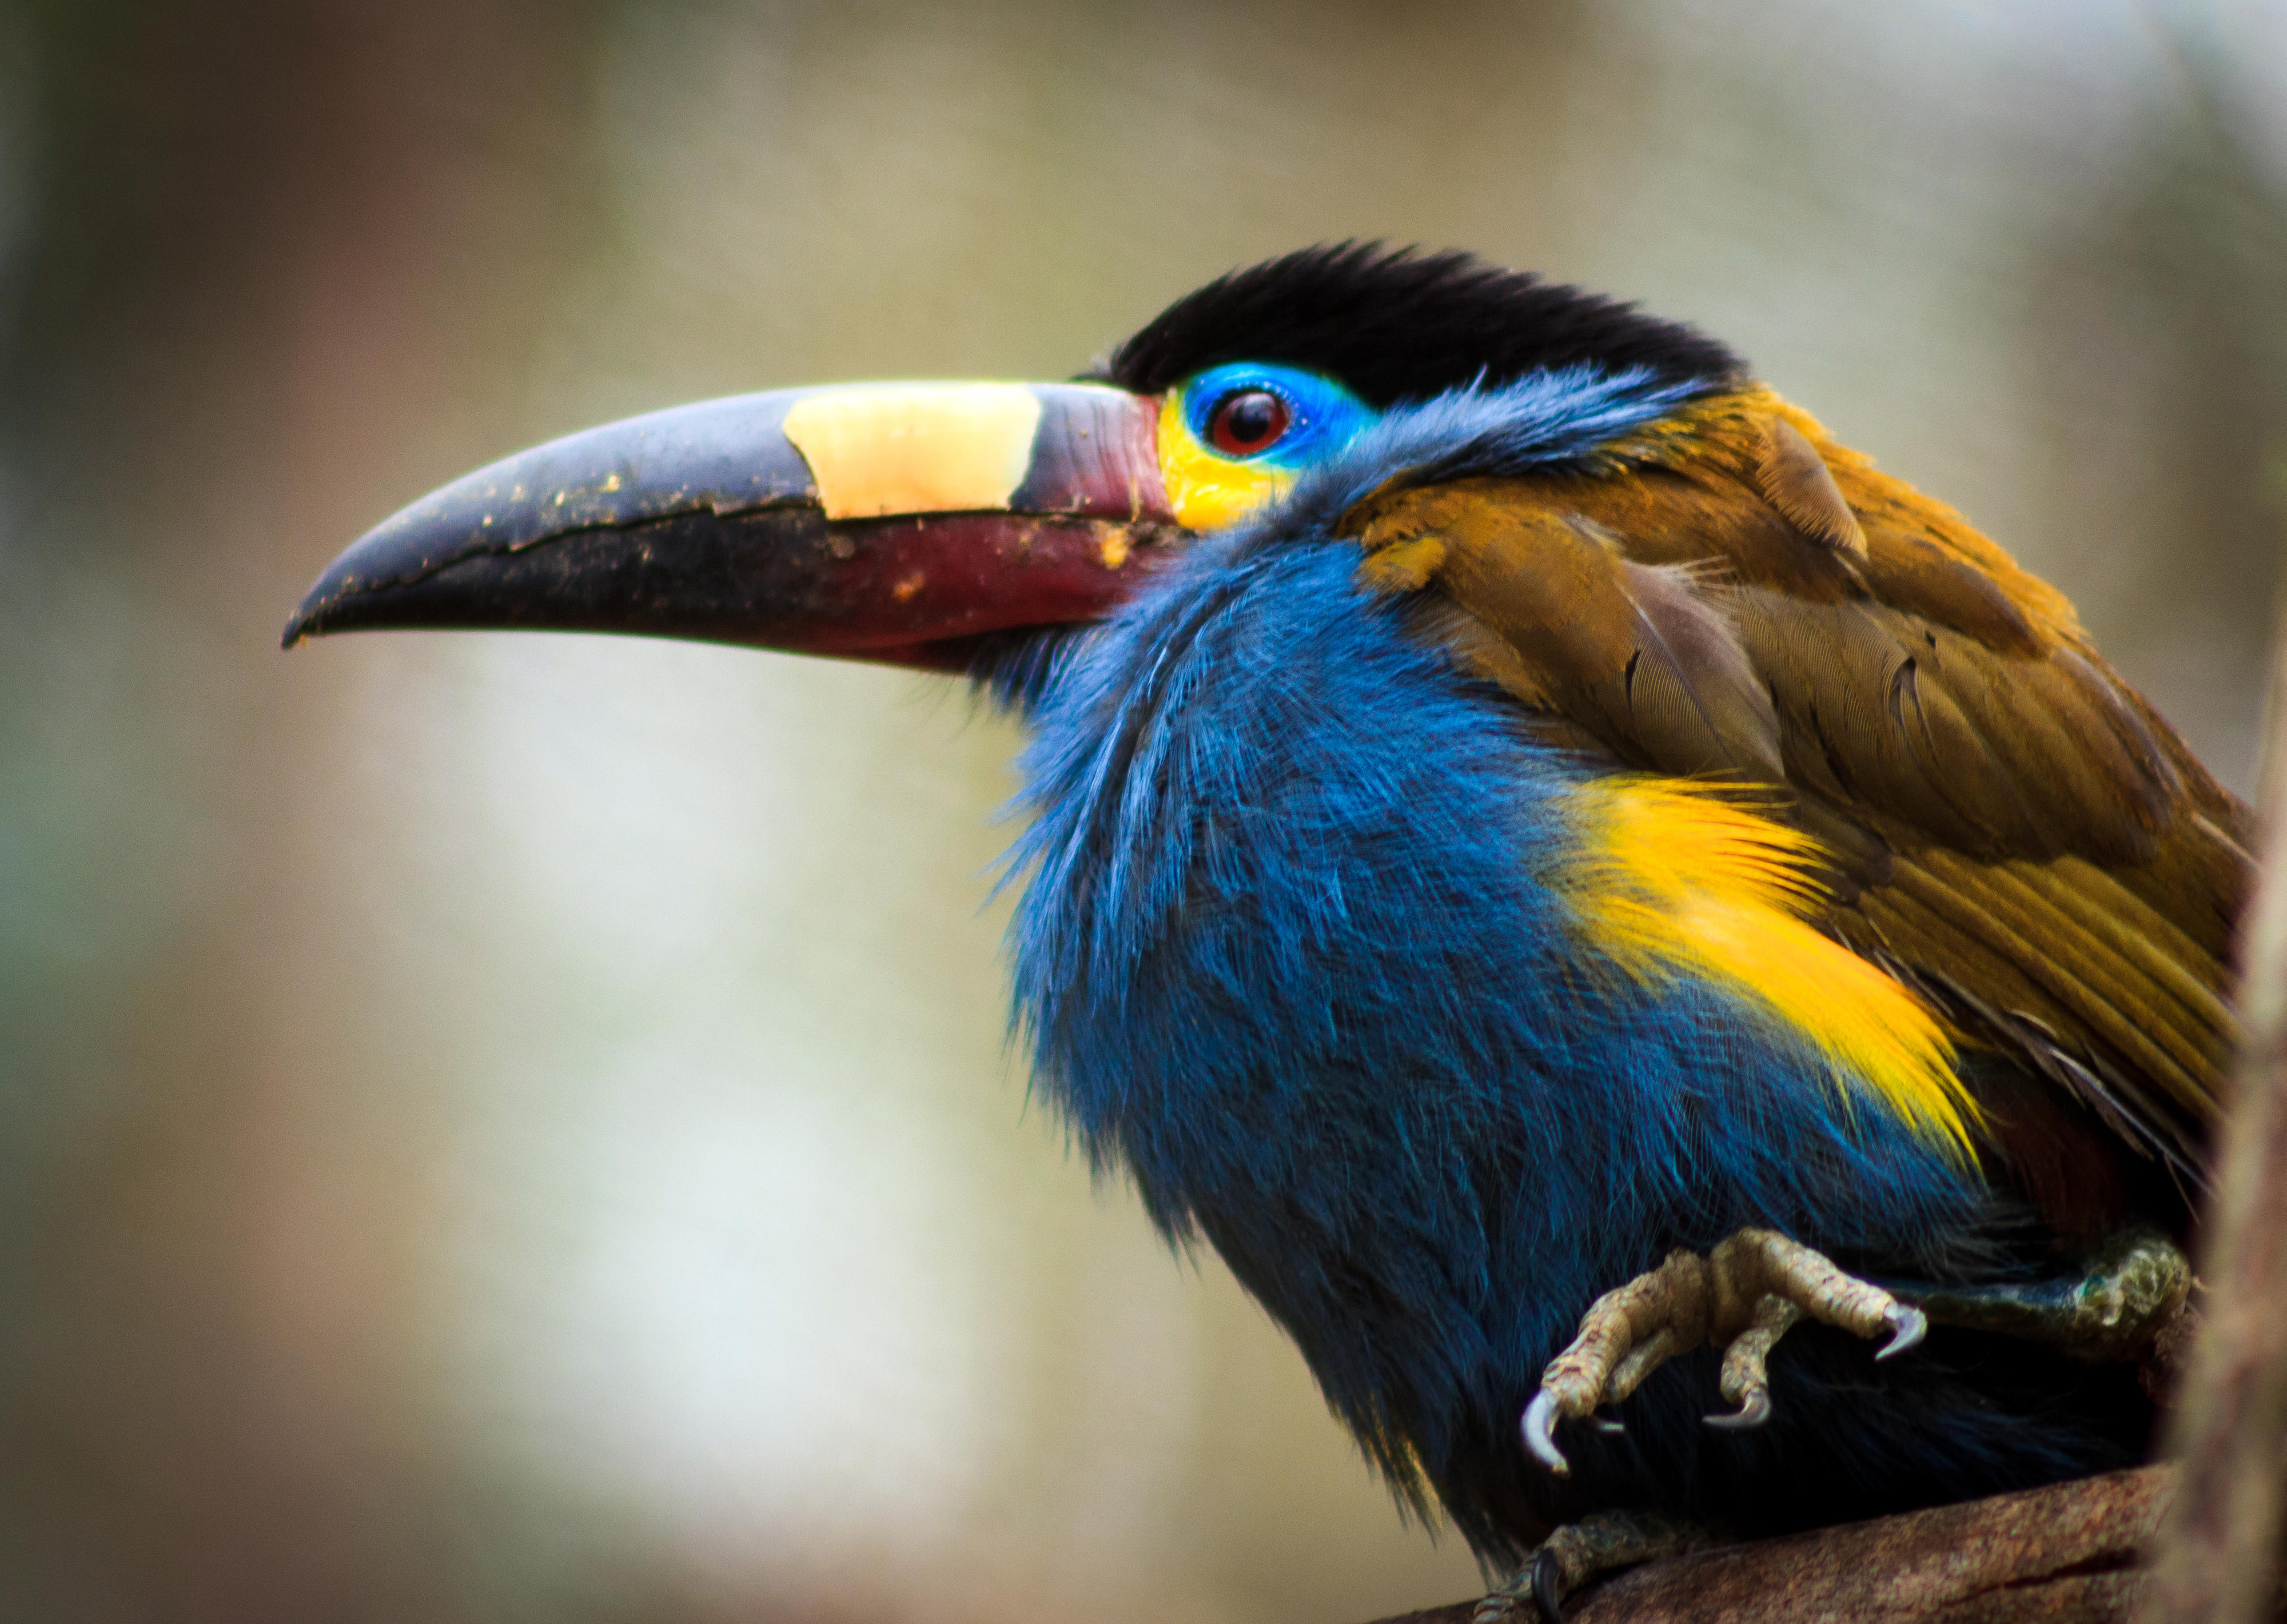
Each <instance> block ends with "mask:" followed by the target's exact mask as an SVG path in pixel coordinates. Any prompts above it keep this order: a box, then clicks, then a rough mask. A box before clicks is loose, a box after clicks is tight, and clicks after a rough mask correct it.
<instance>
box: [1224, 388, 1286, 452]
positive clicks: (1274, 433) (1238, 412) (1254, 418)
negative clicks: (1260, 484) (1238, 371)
mask: <svg viewBox="0 0 2287 1624" xmlns="http://www.w3.org/2000/svg"><path fill="white" fill-rule="evenodd" d="M1215 416H1216V418H1217V419H1218V422H1216V424H1215V426H1216V427H1217V428H1218V429H1220V430H1223V432H1222V433H1221V434H1219V435H1217V436H1216V437H1215V438H1218V439H1220V440H1221V441H1222V442H1223V445H1225V446H1227V447H1228V448H1229V449H1231V450H1232V451H1259V450H1261V449H1262V447H1263V446H1265V445H1269V444H1270V442H1271V441H1273V440H1275V439H1277V438H1278V436H1279V434H1280V432H1281V431H1282V430H1285V428H1286V402H1285V401H1283V400H1281V399H1279V398H1278V396H1276V395H1274V394H1272V393H1271V392H1270V390H1262V389H1251V390H1246V391H1245V392H1243V393H1240V394H1237V395H1233V396H1232V397H1231V398H1230V399H1228V400H1226V401H1224V402H1223V407H1222V409H1221V410H1220V411H1218V412H1217V413H1216V414H1215Z"/></svg>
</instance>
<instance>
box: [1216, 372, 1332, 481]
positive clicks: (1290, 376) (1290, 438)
mask: <svg viewBox="0 0 2287 1624" xmlns="http://www.w3.org/2000/svg"><path fill="white" fill-rule="evenodd" d="M1251 389H1261V390H1270V392H1271V393H1272V394H1274V395H1276V396H1278V398H1280V399H1281V400H1283V401H1285V402H1286V409H1287V410H1288V411H1289V412H1291V413H1293V414H1294V422H1292V423H1291V424H1289V425H1288V427H1287V430H1286V433H1284V434H1282V435H1280V436H1279V437H1278V439H1277V440H1276V441H1274V442H1273V443H1272V444H1270V445H1267V446H1265V447H1264V448H1263V449H1262V450H1261V451H1259V452H1256V453H1254V454H1253V455H1251V456H1246V457H1236V458H1232V461H1244V462H1254V463H1262V464H1267V465H1268V466H1270V467H1272V468H1285V469H1306V468H1310V467H1314V466H1316V465H1317V464H1318V463H1320V462H1323V461H1326V459H1327V458H1329V457H1332V456H1333V455H1334V454H1335V453H1338V452H1340V451H1341V449H1342V448H1343V447H1344V446H1346V445H1349V443H1350V441H1351V440H1353V439H1355V438H1357V433H1358V431H1359V430H1362V429H1364V428H1365V426H1366V425H1367V424H1369V423H1371V422H1373V420H1374V412H1373V408H1372V407H1370V406H1367V405H1366V404H1365V402H1364V401H1362V400H1360V399H1359V398H1357V396H1356V395H1353V394H1351V393H1350V392H1349V390H1346V389H1344V388H1343V387H1342V386H1341V384H1339V383H1336V382H1333V380H1332V379H1328V378H1322V377H1320V376H1318V374H1316V373H1311V372H1302V371H1299V370H1297V369H1296V368H1294V367H1267V366H1264V365H1263V364H1262V363H1261V362H1259V361H1233V362H1231V363H1230V364H1229V365H1227V366H1223V367H1209V368H1208V369H1207V371H1205V372H1203V373H1201V374H1199V376H1197V377H1195V378H1193V379H1192V380H1191V382H1189V383H1187V384H1185V385H1184V386H1183V422H1184V424H1185V426H1186V427H1188V428H1189V429H1190V430H1191V438H1194V439H1196V440H1198V441H1199V444H1200V445H1205V446H1207V447H1208V448H1209V449H1210V450H1213V449H1214V447H1215V441H1214V439H1213V438H1211V437H1210V436H1209V434H1208V431H1207V424H1208V420H1209V419H1210V418H1212V417H1213V416H1214V415H1215V407H1216V406H1220V405H1222V404H1223V401H1224V400H1226V399H1228V398H1230V397H1231V395H1232V394H1234V393H1236V392H1238V391H1239V390H1251ZM1215 454H1216V455H1217V456H1229V455H1230V453H1227V452H1220V451H1219V452H1216V453H1215Z"/></svg>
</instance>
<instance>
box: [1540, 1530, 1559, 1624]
mask: <svg viewBox="0 0 2287 1624" xmlns="http://www.w3.org/2000/svg"><path fill="white" fill-rule="evenodd" d="M1532 1599H1533V1600H1534V1601H1535V1602H1537V1603H1539V1606H1540V1624H1564V1570H1563V1568H1562V1567H1561V1566H1560V1565H1558V1564H1557V1561H1556V1553H1555V1551H1553V1550H1550V1549H1548V1548H1547V1547H1546V1546H1543V1547H1542V1548H1541V1549H1539V1550H1537V1551H1535V1552H1533V1554H1532Z"/></svg>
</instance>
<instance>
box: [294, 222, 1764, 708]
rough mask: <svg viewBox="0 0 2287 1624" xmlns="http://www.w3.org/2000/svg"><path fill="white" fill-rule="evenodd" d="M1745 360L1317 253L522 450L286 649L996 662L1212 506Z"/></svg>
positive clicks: (361, 546)
mask: <svg viewBox="0 0 2287 1624" xmlns="http://www.w3.org/2000/svg"><path fill="white" fill-rule="evenodd" d="M1743 377H1744V368H1743V367H1742V366H1741V363H1740V362H1739V361H1738V359H1737V358H1736V357H1735V356H1733V355H1732V354H1731V353H1730V352H1729V351H1727V350H1726V349H1724V348H1723V346H1721V344H1719V343H1715V342H1714V341H1713V340H1712V339H1709V338H1707V337H1705V335H1701V334H1699V333H1697V332H1696V331H1694V330H1692V329H1691V328H1689V327H1681V326H1678V325H1675V324H1673V323H1669V322H1665V321H1660V320H1658V319H1653V318H1651V317H1648V316H1645V315H1643V314H1642V313H1640V312H1638V311H1635V310H1634V309H1633V308H1631V307H1629V306H1627V305H1624V304H1615V303H1613V302H1611V301H1610V300H1607V299H1603V298H1601V297H1598V296H1595V295H1591V294H1587V293H1583V292H1581V291H1579V289H1576V288H1568V287H1563V286H1558V285H1555V284H1552V283H1548V282H1545V281H1542V280H1539V279H1538V278H1535V277H1532V276H1530V275H1524V274H1520V273H1516V272H1507V271H1501V270H1498V269H1495V268H1492V267H1490V266H1487V265H1485V264H1482V263H1481V262H1479V261H1477V260H1475V259H1473V258H1471V257H1470V256H1467V255H1461V254H1440V255H1428V256H1425V255H1419V254H1415V253H1413V252H1410V251H1399V252H1390V251H1389V250H1386V249H1383V248H1380V247H1378V246H1376V245H1372V244H1365V245H1357V244H1344V245H1340V246H1337V247H1333V248H1313V249H1307V250H1304V251H1302V252H1301V253H1296V254H1292V255H1288V256H1286V257H1284V258H1281V259H1277V260H1272V261H1270V262H1269V263H1267V264H1262V265H1258V266H1255V267H1253V268H1252V269H1249V270H1246V271H1240V272H1233V273H1232V274H1231V275H1229V276H1225V277H1223V278H1222V279H1220V280H1217V281H1215V282H1213V283H1210V284H1209V285H1208V286H1207V287H1205V288H1200V289H1199V291H1197V292H1195V293H1192V294H1190V295H1188V296H1185V297H1184V298H1183V299H1181V300H1179V301H1177V302H1176V304H1174V305H1173V306H1171V307H1170V308H1169V309H1168V310H1167V311H1165V312H1164V313H1163V314H1161V315H1160V316H1159V317H1158V318H1157V319H1155V320H1153V321H1152V322H1151V324H1150V325H1149V326H1147V327H1144V329H1143V330H1142V331H1141V332H1139V333H1137V334H1136V335H1135V336H1134V337H1132V338H1130V339H1129V340H1128V341H1127V342H1126V343H1123V344H1121V345H1120V347H1119V348H1118V349H1117V350H1115V351H1112V354H1111V355H1110V356H1109V357H1108V358H1107V359H1105V360H1104V361H1103V362H1102V363H1100V364H1099V365H1098V367H1096V369H1095V370H1094V371H1093V372H1092V373H1090V374H1088V376H1086V377H1084V378H1083V379H1081V380H1080V381H1077V382H1069V383H1053V384H1035V383H1004V382H967V383H867V384H852V385H838V386H830V387H825V388H817V389H795V390H776V391H772V392H770V393H766V394H758V395H746V396H740V397H735V398H730V399H724V400H715V401H708V402H705V403H703V404H700V405H696V406H681V407H677V408H674V409H672V410H669V411H664V412H658V413H653V414H650V415H648V416H645V417H638V418H634V419H630V420H629V421H627V422H618V423H613V424H610V425H607V426H605V427H604V428H600V429H591V430H587V431H585V432H583V433H580V434H574V435H571V436H569V437H567V438H564V439H560V440H555V441H551V442H550V443H549V444H547V445H541V446H537V447H535V448H534V449H532V450H530V451H526V452H522V453H518V454H517V455H515V456H512V457H510V458H507V459H506V460H504V461H500V462H496V463H494V464H492V465H491V466H490V467H487V468H484V469H479V470H478V471H477V472H475V473H473V474H470V475H468V476H466V477H463V478H462V479H459V480H456V481H455V482H454V483H453V484H451V485H447V486H445V487H443V488H442V489H440V490H439V491H436V492H434V493H431V494H430V495H428V496H426V497H423V499H421V500H420V501H417V502H415V503H414V504H413V505H412V506H410V507H408V508H405V509H404V510H402V511H401V512H400V513H398V514H396V515H395V516H392V517H391V518H389V519H387V520H385V521H384V522H383V523H382V524H379V525H378V526H376V528H375V529H374V530H373V531H372V532H369V533H368V534H367V535H366V536H365V537H364V538H363V539H362V540H360V541H358V542H357V543H356V544H355V545H354V546H352V548H350V549H349V550H348V551H347V552H345V553H344V554H343V555H342V556H340V557H339V558H337V559H336V560H335V561H334V563H333V564H331V565H330V566H329V567H328V569H327V570H326V572H325V573H324V574H323V575H322V576H321V577H320V579H319V580H318V582H317V584H316V585H315V586H314V587H312V588H311V590H310V593H309V595H307V596H306V597H305V599H304V601H303V603H302V604H301V606H300V608H299V609H297V611H296V612H295V614H294V617H293V619H292V620H291V621H290V622H289V625H288V627H287V629H286V643H287V645H288V646H289V647H291V646H292V645H293V644H295V643H299V642H301V641H302V640H303V639H305V638H307V637H313V636H319V635H326V634H329V633H334V632H344V631H358V630H382V629H398V628H443V627H459V628H467V629H487V628H491V629H518V628H523V629H533V630H554V631H608V632H621V633H635V634H643V635H656V636H669V637H687V638H700V639H705V640H708V641H714V642H723V643H741V644H747V645H749V646H755V647H762V648H772V649H784V650H793V651H796V652H803V653H813V654H827V655H837V656H843V657H849V658H862V659H870V660H877V661H883V662H888V663H892V664H899V665H906V666H918V667H922V668H925V669H933V670H945V671H960V670H964V669H966V670H979V669H981V668H983V667H985V666H990V665H992V664H993V662H995V661H998V660H1003V659H1005V658H1006V657H1007V655H1008V651H1009V650H1010V649H1011V648H1012V647H1013V646H1018V645H1022V644H1023V643H1025V642H1026V641H1027V640H1030V639H1037V638H1039V637H1041V636H1044V635H1052V634H1053V633H1055V632H1056V631H1057V630H1060V629H1062V628H1066V627H1073V626H1077V625H1083V624H1086V623H1088V622H1091V621H1094V620H1096V619H1101V618H1103V617H1104V616H1105V615H1107V614H1108V613H1110V612H1111V611H1113V610H1114V609H1115V608H1117V606H1118V605H1119V604H1120V603H1121V602H1123V601H1124V600H1125V599H1126V598H1127V597H1128V596H1129V595H1131V594H1132V593H1133V592H1134V591H1135V589H1136V586H1137V584H1138V583H1139V582H1140V581H1142V580H1143V579H1146V578H1147V577H1148V576H1149V575H1150V574H1151V572H1152V570H1153V569H1154V567H1155V566H1156V565H1157V564H1159V563H1162V562H1164V561H1165V560H1166V559H1167V558H1168V557H1170V556H1174V555H1175V553H1177V552H1179V551H1180V550H1181V549H1183V548H1184V547H1186V546H1187V545H1189V544H1190V542H1191V540H1193V539H1194V538H1196V537H1197V536H1199V534H1201V533H1202V532H1213V531H1219V530H1224V529H1227V528H1230V527H1232V526H1235V525H1239V524H1245V523H1246V522H1247V521H1249V520H1251V519H1256V518H1260V517H1262V516H1266V515H1269V514H1273V513H1277V512H1278V511H1280V510H1281V508H1283V507H1285V506H1287V505H1291V504H1294V503H1296V502H1309V503H1311V504H1314V505H1315V506H1316V507H1318V508H1322V509H1331V511H1327V512H1326V513H1324V514H1323V516H1324V517H1325V518H1326V519H1327V520H1329V521H1331V520H1333V519H1335V518H1338V517H1339V516H1340V512H1341V509H1342V508H1344V507H1346V506H1347V505H1349V504H1350V503H1352V502H1354V501H1356V500H1357V499H1358V498H1359V497H1362V496H1363V495H1365V493H1367V492H1369V491H1371V490H1373V489H1374V488H1376V487H1377V486H1380V485H1387V484H1388V483H1389V482H1390V481H1392V480H1410V481H1415V482H1420V481H1427V480H1434V479H1438V478H1445V477H1460V476H1463V475H1467V474H1472V473H1493V472H1505V471H1518V469H1519V466H1520V465H1527V464H1529V465H1532V466H1549V465H1552V464H1559V463H1563V462H1566V461H1571V462H1574V463H1579V462H1580V461H1583V460H1584V459H1589V458H1593V456H1594V455H1595V453H1596V451H1597V449H1598V447H1599V446H1600V445H1603V444H1604V443H1606V442H1607V441H1609V440H1611V439H1612V438H1615V437H1618V436H1620V435H1623V434H1626V433H1629V432H1632V431H1635V430H1641V429H1642V427H1643V426H1644V425H1645V424H1646V423H1647V422H1651V421H1653V420H1656V419H1658V417H1660V416H1662V415H1663V414H1667V413H1670V412H1672V411H1674V409H1675V408H1677V407H1678V406H1681V405H1682V404H1684V403H1686V402H1689V401H1691V400H1693V399H1697V398H1702V397H1705V396H1707V395H1710V394H1713V393H1716V392H1720V391H1721V390H1726V389H1729V388H1734V387H1737V385H1738V383H1739V382H1741V381H1742V380H1743Z"/></svg>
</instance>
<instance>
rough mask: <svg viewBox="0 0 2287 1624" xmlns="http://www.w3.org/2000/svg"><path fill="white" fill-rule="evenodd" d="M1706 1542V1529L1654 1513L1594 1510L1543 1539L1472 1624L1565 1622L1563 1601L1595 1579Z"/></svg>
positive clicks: (1480, 1608) (1481, 1604)
mask: <svg viewBox="0 0 2287 1624" xmlns="http://www.w3.org/2000/svg"><path fill="white" fill-rule="evenodd" d="M1707 1541H1708V1535H1707V1533H1705V1531H1704V1530H1702V1529H1699V1528H1695V1527H1693V1526H1692V1525H1690V1524H1689V1523H1675V1522H1670V1521H1669V1520H1668V1519H1667V1518H1664V1517H1656V1516H1654V1515H1652V1514H1651V1513H1650V1512H1649V1511H1594V1512H1591V1513H1589V1514H1588V1515H1587V1517H1584V1518H1581V1519H1580V1520H1579V1522H1577V1523H1567V1524H1565V1525H1563V1527H1561V1528H1559V1529H1557V1530H1556V1532H1555V1533H1552V1534H1550V1535H1549V1536H1548V1537H1547V1539H1545V1540H1543V1541H1541V1542H1540V1543H1539V1546H1537V1547H1536V1548H1535V1549H1534V1550H1533V1552H1532V1555H1531V1556H1530V1557H1526V1558H1525V1561H1524V1565H1523V1567H1520V1568H1519V1569H1517V1571H1516V1574H1515V1577H1514V1578H1512V1579H1511V1580H1510V1581H1508V1583H1507V1584H1505V1585H1503V1586H1502V1587H1501V1588H1500V1589H1498V1590H1495V1591H1494V1592H1493V1593H1492V1595H1490V1596H1486V1597H1485V1599H1484V1600H1483V1601H1481V1602H1479V1603H1478V1604H1477V1610H1476V1612H1474V1613H1472V1614H1470V1615H1469V1624H1517V1620H1523V1619H1527V1618H1531V1617H1533V1616H1535V1615H1536V1614H1537V1615H1538V1616H1539V1620H1540V1624H1560V1621H1561V1620H1562V1619H1563V1606H1564V1598H1565V1597H1566V1596H1570V1595H1571V1594H1572V1592H1573V1591H1575V1590H1577V1589H1579V1588H1580V1587H1581V1586H1582V1585H1584V1584H1586V1583H1587V1582H1588V1581H1590V1580H1591V1579H1594V1578H1595V1577H1597V1576H1598V1575H1599V1574H1602V1573H1612V1572H1615V1571H1616V1570H1618V1569H1620V1568H1624V1567H1634V1565H1636V1564H1637V1563H1639V1562H1650V1560H1652V1559H1653V1558H1654V1557H1672V1556H1674V1555H1675V1554H1676V1553H1677V1552H1679V1551H1685V1550H1690V1549H1694V1548H1695V1547H1697V1546H1700V1545H1705V1543H1707Z"/></svg>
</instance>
